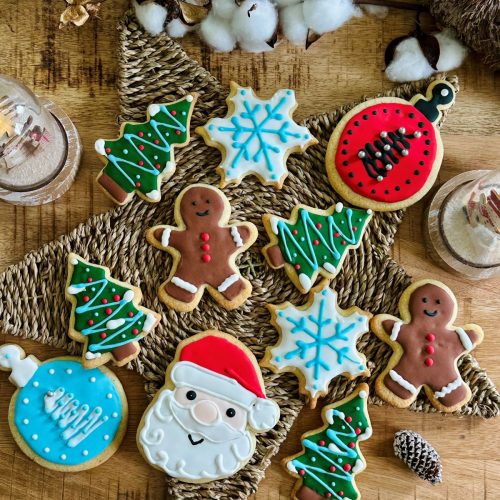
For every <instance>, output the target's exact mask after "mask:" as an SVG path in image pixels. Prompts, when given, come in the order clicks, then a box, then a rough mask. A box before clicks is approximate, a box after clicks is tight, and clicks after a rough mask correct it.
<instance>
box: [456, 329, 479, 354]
mask: <svg viewBox="0 0 500 500" xmlns="http://www.w3.org/2000/svg"><path fill="white" fill-rule="evenodd" d="M455 331H456V332H457V335H458V336H459V337H460V342H462V345H463V346H464V347H465V349H466V350H467V351H470V350H471V349H472V348H473V347H474V344H473V343H472V341H471V339H470V337H469V336H468V335H467V333H466V331H465V330H464V329H463V328H460V327H458V328H456V329H455Z"/></svg>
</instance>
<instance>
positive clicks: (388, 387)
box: [371, 280, 484, 412]
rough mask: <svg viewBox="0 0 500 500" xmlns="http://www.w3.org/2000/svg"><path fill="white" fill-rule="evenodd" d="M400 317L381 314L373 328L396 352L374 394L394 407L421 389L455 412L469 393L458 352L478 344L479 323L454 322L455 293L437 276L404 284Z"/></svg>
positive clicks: (406, 402)
mask: <svg viewBox="0 0 500 500" xmlns="http://www.w3.org/2000/svg"><path fill="white" fill-rule="evenodd" d="M399 310H400V313H401V319H399V318H396V317H394V316H390V315H388V314H379V315H377V316H375V317H374V318H373V319H372V320H371V327H372V330H373V331H374V332H375V334H376V335H377V336H378V337H380V339H381V340H383V341H384V342H386V343H387V344H389V345H390V346H391V347H392V349H393V350H394V353H393V355H392V357H391V359H390V360H389V364H388V366H387V367H386V369H385V370H384V372H383V373H382V374H381V375H380V377H379V378H378V379H377V382H376V385H375V388H376V391H377V394H378V395H379V396H380V397H381V398H382V399H384V400H386V401H387V402H389V403H391V404H392V405H394V406H396V407H398V408H406V407H407V406H409V405H410V404H411V403H412V402H413V401H414V400H415V399H416V398H417V396H418V393H419V392H420V389H421V388H422V387H424V388H425V392H426V394H427V397H428V398H429V400H430V401H431V403H432V405H433V406H434V407H435V408H437V409H438V410H440V411H444V412H453V411H456V410H458V409H459V408H461V407H462V406H463V405H464V404H466V403H467V402H468V401H469V399H470V398H471V391H470V389H469V387H468V386H467V385H466V384H465V382H464V381H463V380H462V377H461V375H460V373H459V371H458V368H457V362H458V360H459V359H460V357H461V356H463V355H464V354H466V353H467V352H470V351H472V349H474V347H476V346H477V345H478V344H480V343H481V342H482V340H483V337H484V334H483V330H482V329H481V327H479V326H478V325H474V324H467V325H464V326H463V327H459V326H455V325H453V322H454V321H455V318H456V316H457V301H456V298H455V296H454V295H453V292H452V291H451V290H450V289H449V288H448V287H447V286H446V285H444V284H443V283H440V282H439V281H435V280H421V281H418V282H416V283H414V284H413V285H411V286H410V287H409V288H407V289H406V290H405V291H404V292H403V295H402V296H401V299H400V301H399Z"/></svg>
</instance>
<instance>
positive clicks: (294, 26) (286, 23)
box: [280, 4, 308, 46]
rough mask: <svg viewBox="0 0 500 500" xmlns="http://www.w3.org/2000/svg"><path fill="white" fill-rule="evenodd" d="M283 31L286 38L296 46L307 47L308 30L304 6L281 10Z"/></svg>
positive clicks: (298, 5)
mask: <svg viewBox="0 0 500 500" xmlns="http://www.w3.org/2000/svg"><path fill="white" fill-rule="evenodd" d="M280 23H281V29H282V31H283V34H284V35H285V37H286V38H287V39H288V40H290V41H291V42H292V43H294V44H296V45H302V46H303V45H305V43H306V39H307V32H308V28H307V25H306V22H305V20H304V12H303V10H302V4H296V5H289V6H288V7H284V8H283V9H281V10H280Z"/></svg>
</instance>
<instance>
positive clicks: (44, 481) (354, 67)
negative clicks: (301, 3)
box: [0, 0, 500, 500]
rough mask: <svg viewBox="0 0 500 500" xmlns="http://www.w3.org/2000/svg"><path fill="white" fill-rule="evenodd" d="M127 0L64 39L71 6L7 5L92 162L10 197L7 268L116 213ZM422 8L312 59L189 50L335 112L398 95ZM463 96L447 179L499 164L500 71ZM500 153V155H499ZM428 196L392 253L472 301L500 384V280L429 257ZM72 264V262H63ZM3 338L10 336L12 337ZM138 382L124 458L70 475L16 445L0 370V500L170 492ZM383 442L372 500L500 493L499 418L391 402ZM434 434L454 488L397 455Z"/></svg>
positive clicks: (13, 67) (279, 472)
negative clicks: (114, 170) (122, 21)
mask: <svg viewBox="0 0 500 500" xmlns="http://www.w3.org/2000/svg"><path fill="white" fill-rule="evenodd" d="M126 4H127V0H115V1H113V2H106V3H105V4H104V5H103V8H102V14H101V19H100V20H98V21H90V22H89V23H87V24H86V25H85V26H84V27H82V28H80V29H78V30H76V29H75V30H66V31H59V30H58V28H57V26H58V16H59V13H60V11H61V10H62V9H63V8H64V2H63V1H62V0H57V1H42V0H31V1H29V2H27V1H25V2H18V1H17V0H2V1H1V2H0V43H1V46H2V47H3V51H2V65H1V71H2V72H4V73H6V74H8V75H11V76H14V77H16V78H19V79H20V80H21V81H23V82H24V83H26V84H27V85H28V86H30V87H31V88H33V89H34V90H35V92H37V93H39V94H40V95H43V96H46V97H48V98H50V99H53V100H55V101H57V102H58V104H60V105H61V106H63V107H64V109H65V110H66V111H67V113H68V114H69V115H70V116H71V117H72V119H73V120H74V122H75V124H76V125H77V127H78V129H79V132H80V134H81V136H82V140H83V144H84V155H83V161H82V165H81V168H80V171H79V173H78V176H77V179H76V182H75V184H74V185H73V187H72V188H71V189H70V191H69V192H68V193H67V194H66V195H65V196H64V197H63V198H61V199H60V200H58V201H57V202H55V203H52V204H50V205H46V206H43V207H30V208H21V207H14V206H12V205H8V204H6V203H0V220H2V221H3V232H2V235H1V237H0V270H3V269H5V268H6V267H7V266H8V265H10V264H13V263H15V262H17V261H18V260H20V259H21V258H22V257H23V255H24V254H25V253H26V252H28V251H30V250H33V249H36V248H38V247H39V246H40V245H42V244H43V243H46V242H48V241H50V240H52V239H53V238H56V237H58V236H59V235H61V234H63V233H65V232H67V231H69V230H70V229H72V228H74V227H75V226H76V225H77V224H78V223H80V222H83V221H84V220H85V219H86V218H87V217H88V216H89V215H90V214H93V213H99V212H102V211H105V210H107V209H109V208H110V207H111V203H110V202H109V200H108V199H107V198H106V197H105V196H104V195H103V194H102V193H101V192H100V191H99V190H98V189H97V188H96V187H95V185H94V182H93V179H94V177H95V175H96V174H97V172H98V171H99V170H100V168H101V163H100V161H99V158H98V157H97V155H96V154H94V152H93V143H94V141H95V139H96V138H98V137H114V136H115V135H116V133H117V127H116V124H115V120H116V115H117V112H118V97H117V94H116V88H115V84H116V80H117V63H116V50H117V44H118V33H117V31H116V21H117V19H118V18H119V17H120V15H121V13H122V12H123V11H124V10H125V8H126ZM412 16H413V14H412V13H409V12H403V11H396V10H391V11H390V13H389V16H388V17H387V18H386V19H384V20H379V19H375V18H366V17H365V18H362V19H355V20H353V21H352V22H350V23H349V24H347V25H346V26H344V27H343V28H341V29H340V30H338V31H337V32H336V33H333V34H329V35H327V36H325V37H323V38H322V39H321V40H320V41H318V42H317V43H316V44H315V45H313V46H312V48H310V49H309V50H308V51H307V52H305V51H304V50H302V49H299V48H296V47H292V46H291V45H289V44H287V43H282V44H281V45H280V46H279V47H278V48H277V49H276V50H275V51H274V52H272V53H268V54H265V55H263V54H259V55H249V54H240V53H239V52H235V53H233V54H229V55H228V54H213V53H211V52H210V51H209V50H207V49H206V48H201V47H200V46H199V43H198V40H197V39H196V38H195V37H192V38H189V39H186V40H185V41H184V42H183V43H184V45H185V47H186V49H187V51H188V52H189V54H190V55H192V56H194V57H195V58H197V59H198V60H199V61H201V62H202V63H203V64H204V65H205V66H206V67H207V68H209V69H210V70H211V71H212V72H213V73H214V74H215V76H216V77H218V78H220V79H221V80H222V81H223V82H225V83H227V82H228V81H229V80H230V79H232V80H236V81H238V82H240V83H241V84H248V85H252V86H253V87H254V88H255V89H256V90H257V91H259V92H260V93H261V94H262V95H264V96H266V95H267V96H269V95H271V94H272V92H273V90H274V89H276V88H278V87H283V86H287V87H292V88H294V89H296V91H297V99H298V102H299V108H298V110H297V112H296V116H298V117H299V118H301V117H305V116H307V115H308V114H311V113H316V112H321V111H325V110H330V109H332V108H333V107H334V106H336V105H339V104H342V103H345V102H348V101H351V100H353V99H357V98H359V96H360V95H370V94H374V93H377V92H380V91H381V90H383V89H386V88H390V87H391V86H392V83H391V82H388V81H387V80H386V79H385V78H384V75H383V73H382V71H381V69H382V65H383V51H384V48H385V46H386V44H387V43H388V42H389V41H390V40H391V39H392V38H394V37H396V36H398V35H401V34H404V33H407V32H408V31H409V30H410V29H411V28H412V24H413V18H412ZM458 74H459V76H460V78H461V89H462V91H461V92H460V94H459V96H458V99H457V105H456V107H455V109H454V110H453V112H452V113H451V114H450V117H449V119H448V120H447V122H446V124H445V127H444V129H443V139H444V145H445V160H444V164H443V168H442V170H441V173H440V175H439V181H440V182H442V181H444V180H446V179H449V178H450V177H452V176H454V175H456V174H457V173H459V172H462V171H464V170H467V169H470V168H494V167H497V168H498V154H497V152H496V150H497V149H498V145H499V144H500V126H499V124H500V97H499V95H500V94H499V91H500V76H499V75H497V76H494V75H493V73H491V72H490V71H489V70H488V69H487V68H486V67H485V66H483V65H481V64H480V63H479V62H478V58H477V57H475V56H474V55H472V56H471V57H470V58H469V59H468V61H467V62H466V63H465V65H464V66H463V67H462V68H461V69H460V70H459V71H458ZM495 145H496V147H495ZM425 202H426V200H424V201H423V202H420V203H418V204H417V205H416V206H414V207H412V208H411V209H410V210H409V211H408V213H407V215H406V219H405V222H404V224H403V226H402V227H401V229H400V231H399V235H398V238H397V240H396V243H395V245H394V248H393V250H392V254H393V257H394V258H395V259H396V260H397V261H398V262H399V263H400V264H402V265H403V266H405V267H406V269H407V270H408V272H410V273H411V274H412V275H413V276H414V277H415V278H423V277H428V276H432V277H435V278H437V279H441V280H443V281H445V282H446V283H447V284H448V285H449V286H450V287H451V288H452V289H453V290H454V291H455V292H456V294H457V296H458V298H459V307H460V309H459V322H457V323H458V324H460V322H461V323H465V322H469V321H475V322H477V323H480V324H481V325H482V326H483V328H484V330H485V332H486V338H485V340H484V342H483V344H482V345H481V346H480V347H479V348H478V349H477V353H476V356H477V358H478V360H479V362H480V363H481V365H482V366H483V367H484V368H485V369H487V370H488V372H489V374H490V375H491V377H492V379H493V380H494V381H496V382H497V383H499V384H500V367H499V366H498V361H497V360H498V357H499V355H500V336H498V335H497V325H498V321H499V320H500V314H499V310H500V299H499V297H498V293H497V290H498V286H499V284H500V280H492V281H484V282H479V283H475V282H468V281H465V280H462V279H458V278H456V277H454V276H451V275H450V274H448V273H446V272H444V271H441V270H440V269H439V268H438V267H436V266H435V265H434V264H433V263H432V262H431V261H430V260H429V259H428V258H427V255H426V250H425V248H424V246H423V244H422V231H421V219H422V213H423V209H424V206H425ZM62 265H64V264H62ZM12 340H15V341H16V342H17V341H18V340H17V339H12V338H10V337H8V336H6V335H2V336H1V338H0V341H1V342H6V341H12ZM19 343H20V344H21V345H22V347H23V348H24V349H25V350H26V351H27V352H29V353H33V354H35V355H36V356H38V357H39V358H40V359H48V358H50V357H53V356H56V355H62V354H64V353H63V352H62V351H58V350H55V349H51V348H48V347H45V346H41V345H39V344H36V343H34V342H31V341H21V342H19ZM116 371H117V372H118V373H119V376H120V379H121V380H122V382H123V385H124V386H125V387H126V393H127V397H128V399H129V406H130V410H131V411H130V417H131V418H130V425H129V429H130V430H129V433H128V435H127V437H126V438H125V440H124V443H123V445H122V446H121V448H120V450H119V451H118V452H117V454H116V455H115V456H114V457H112V458H111V459H110V460H109V461H108V462H107V463H106V464H104V465H102V466H101V467H98V468H97V469H94V470H90V471H87V472H82V473H78V474H62V473H56V472H51V471H47V470H44V469H42V468H41V467H39V466H37V465H36V464H34V463H32V462H31V461H30V460H28V459H27V458H26V457H25V456H24V455H23V454H22V453H21V452H20V450H19V449H18V448H17V447H16V445H15V444H14V441H13V439H12V436H11V434H10V432H9V429H8V426H7V410H8V404H9V400H10V396H11V395H12V393H13V392H14V388H13V387H12V386H11V385H10V384H9V382H8V380H7V374H5V373H0V424H1V425H0V498H6V499H7V498H12V499H17V498H26V499H63V498H65V499H66V498H68V499H73V498H75V499H101V498H129V499H134V500H141V499H157V498H163V497H164V482H163V475H162V474H161V473H160V472H158V471H156V470H154V469H152V468H151V467H149V466H148V465H147V464H146V463H145V462H144V461H143V459H142V458H141V456H140V455H139V452H138V451H137V449H136V445H135V430H136V428H137V424H138V422H139V419H140V416H141V414H142V412H143V411H144V408H145V407H146V404H147V400H146V396H145V394H144V391H143V386H142V380H141V378H140V377H139V376H138V375H136V374H135V373H132V372H128V371H127V370H125V369H119V370H116ZM370 410H371V419H372V422H373V427H374V435H373V437H372V439H371V440H369V441H367V442H365V443H363V446H362V449H363V453H364V454H365V457H366V459H367V462H368V468H367V470H366V472H364V473H363V474H361V475H360V476H359V477H358V484H359V487H360V490H361V492H362V494H363V498H364V499H365V500H372V499H384V500H385V499H387V500H389V499H391V500H393V499H398V500H406V499H418V500H424V499H445V498H450V499H451V498H453V499H455V500H461V499H464V500H465V499H467V500H473V499H489V500H493V499H497V498H500V459H499V455H498V448H499V447H500V421H499V420H497V421H483V420H481V419H478V418H460V419H459V418H455V417H452V416H449V415H448V416H444V415H437V414H432V415H424V414H416V413H411V412H408V411H404V410H396V409H393V408H388V407H370ZM319 424H320V420H319V411H318V409H317V410H315V411H311V410H305V411H304V412H303V413H302V414H301V415H300V418H299V419H298V421H297V423H296V425H295V426H294V427H293V429H292V432H291V433H290V436H289V439H288V440H287V441H286V442H285V444H284V445H283V447H282V450H281V452H280V454H279V456H278V457H276V458H275V459H274V460H273V464H272V466H271V467H270V468H269V469H268V473H267V477H266V479H265V480H264V481H263V482H262V483H261V485H260V488H259V491H258V493H257V494H256V495H255V497H256V498H257V499H263V500H264V499H273V500H275V499H285V498H288V497H289V494H290V491H291V487H292V483H293V480H292V478H290V477H289V476H288V475H287V474H286V473H285V472H284V470H283V469H282V467H281V466H280V463H279V459H280V458H283V457H284V456H286V455H288V454H292V453H294V452H296V451H297V450H299V449H300V445H299V438H300V434H301V433H302V432H305V431H307V430H309V429H312V428H314V427H315V426H318V425H319ZM404 428H409V429H413V430H416V431H418V432H422V433H423V434H424V436H425V437H426V438H427V439H428V440H429V441H430V442H431V443H432V444H433V445H434V446H435V447H436V449H437V450H438V451H439V452H440V454H441V456H442V459H443V463H444V483H443V484H442V485H440V486H436V487H432V486H430V485H427V484H425V483H424V482H423V481H421V480H419V479H418V478H416V476H414V475H413V474H412V473H411V472H409V471H408V470H407V469H406V468H405V466H404V465H403V464H402V463H400V462H399V461H398V460H397V459H396V458H395V457H394V455H393V452H392V439H393V434H394V432H395V431H397V430H400V429H404Z"/></svg>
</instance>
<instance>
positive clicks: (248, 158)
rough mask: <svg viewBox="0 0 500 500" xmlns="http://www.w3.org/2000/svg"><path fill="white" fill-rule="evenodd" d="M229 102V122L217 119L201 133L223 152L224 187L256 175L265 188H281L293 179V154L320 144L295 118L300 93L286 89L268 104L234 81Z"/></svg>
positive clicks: (219, 168)
mask: <svg viewBox="0 0 500 500" xmlns="http://www.w3.org/2000/svg"><path fill="white" fill-rule="evenodd" d="M226 102H227V106H228V114H227V116H226V117H225V118H212V119H210V120H209V121H208V122H207V123H206V124H205V125H204V126H203V127H198V128H197V129H196V132H197V133H198V134H200V135H201V136H202V137H203V138H204V139H205V142H206V143H207V144H208V145H209V146H213V147H215V148H217V149H219V150H220V152H221V153H222V161H221V163H220V165H219V166H218V167H217V172H218V173H219V175H220V176H221V178H222V179H221V187H224V186H227V185H228V184H239V183H240V182H241V180H242V179H243V178H244V177H246V176H247V175H251V174H254V175H256V176H257V177H258V178H259V180H260V181H261V182H262V184H264V185H269V186H275V187H276V188H278V189H281V187H282V186H283V182H284V180H285V178H286V176H287V175H288V171H287V168H286V160H287V158H288V156H289V155H290V154H291V153H294V152H299V151H300V152H304V151H305V150H306V149H307V148H308V147H309V146H311V145H313V144H317V142H318V141H317V140H316V139H315V138H314V137H313V136H312V135H311V133H310V132H309V130H308V129H307V128H306V127H301V126H299V125H297V123H295V121H294V120H293V119H292V114H293V112H294V110H295V108H296V107H297V101H296V100H295V92H294V91H293V90H289V89H282V90H278V91H277V92H276V93H275V94H274V95H273V97H271V99H269V100H263V99H259V98H258V97H257V96H256V95H255V93H254V91H253V90H252V89H251V88H243V87H240V86H239V85H238V84H237V83H235V82H231V93H230V94H229V97H228V98H227V101H226Z"/></svg>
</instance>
